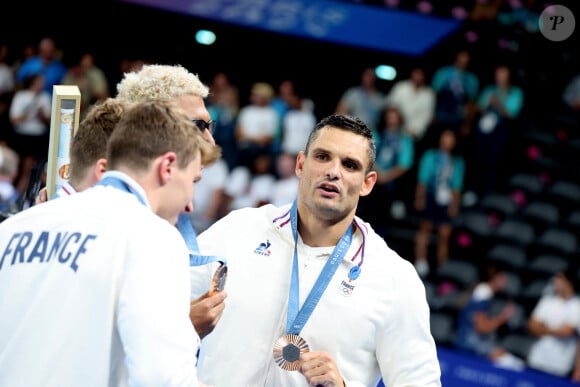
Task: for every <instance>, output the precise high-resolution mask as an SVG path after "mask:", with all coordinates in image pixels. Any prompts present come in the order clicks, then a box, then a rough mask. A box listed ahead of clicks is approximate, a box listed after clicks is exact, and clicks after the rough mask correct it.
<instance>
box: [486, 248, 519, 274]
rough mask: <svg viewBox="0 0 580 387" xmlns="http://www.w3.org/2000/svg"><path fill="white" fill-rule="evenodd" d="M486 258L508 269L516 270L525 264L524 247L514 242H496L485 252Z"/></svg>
mask: <svg viewBox="0 0 580 387" xmlns="http://www.w3.org/2000/svg"><path fill="white" fill-rule="evenodd" d="M487 260H488V261H489V262H491V263H497V264H499V265H501V266H503V267H505V268H507V269H508V270H514V271H518V270H521V269H522V268H524V267H525V266H526V260H527V256H526V249H525V248H524V247H522V246H517V245H514V244H509V243H506V244H501V243H500V244H496V245H495V246H493V247H491V248H490V249H489V251H488V253H487Z"/></svg>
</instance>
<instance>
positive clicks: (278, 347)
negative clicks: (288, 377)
mask: <svg viewBox="0 0 580 387" xmlns="http://www.w3.org/2000/svg"><path fill="white" fill-rule="evenodd" d="M309 350H310V349H309V348H308V343H306V340H304V339H303V338H302V337H300V336H298V335H294V334H290V335H286V336H282V337H280V338H279V339H278V340H276V342H275V343H274V351H273V356H274V361H275V362H276V364H278V365H279V366H280V367H281V368H282V369H284V370H286V371H297V370H298V369H299V368H300V355H301V354H303V353H305V352H308V351H309Z"/></svg>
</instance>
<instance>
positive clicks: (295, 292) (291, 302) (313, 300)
mask: <svg viewBox="0 0 580 387" xmlns="http://www.w3.org/2000/svg"><path fill="white" fill-rule="evenodd" d="M290 221H291V224H292V235H293V236H294V259H293V262H292V278H291V281H290V294H289V297H288V317H287V320H286V333H287V334H300V331H301V330H302V328H303V327H304V324H306V321H307V320H308V318H309V317H310V315H311V314H312V312H313V311H314V308H315V307H316V304H318V301H320V298H321V297H322V293H324V290H325V289H326V287H327V286H328V283H329V282H330V279H331V278H332V276H333V275H334V273H335V272H336V269H337V268H338V266H339V265H340V262H341V261H342V259H343V258H344V256H345V254H346V253H347V251H348V248H349V247H350V243H351V242H352V236H353V234H354V232H353V227H352V224H351V225H350V226H349V228H348V230H346V232H345V233H344V234H343V235H342V237H341V238H340V241H338V244H337V245H336V247H335V248H334V250H333V251H332V254H331V255H330V257H329V258H328V260H327V261H326V265H324V268H323V269H322V272H321V273H320V275H319V276H318V278H317V279H316V282H315V283H314V287H313V288H312V290H311V291H310V293H309V294H308V297H307V298H306V301H304V305H302V308H299V304H300V292H299V280H298V248H297V246H298V209H297V204H296V200H294V203H293V204H292V208H291V209H290Z"/></svg>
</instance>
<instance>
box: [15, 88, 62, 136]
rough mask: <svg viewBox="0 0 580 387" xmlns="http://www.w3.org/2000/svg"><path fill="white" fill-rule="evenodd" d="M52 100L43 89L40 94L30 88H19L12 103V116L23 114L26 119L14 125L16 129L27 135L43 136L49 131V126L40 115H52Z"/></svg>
mask: <svg viewBox="0 0 580 387" xmlns="http://www.w3.org/2000/svg"><path fill="white" fill-rule="evenodd" d="M51 108H52V102H51V97H50V95H49V94H48V93H47V92H45V91H42V92H40V93H38V94H35V93H34V92H32V91H30V90H19V91H17V92H16V93H15V94H14V98H13V99H12V104H11V105H10V118H13V117H19V116H21V115H23V114H25V115H26V119H25V120H24V121H23V122H21V123H19V124H16V125H14V131H15V132H16V133H18V134H24V135H27V136H41V135H43V134H45V133H46V132H47V131H48V128H49V126H48V125H47V124H46V123H45V122H44V121H42V120H41V119H40V118H39V116H40V115H41V114H43V115H50V113H51Z"/></svg>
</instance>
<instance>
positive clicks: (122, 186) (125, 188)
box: [96, 176, 147, 206]
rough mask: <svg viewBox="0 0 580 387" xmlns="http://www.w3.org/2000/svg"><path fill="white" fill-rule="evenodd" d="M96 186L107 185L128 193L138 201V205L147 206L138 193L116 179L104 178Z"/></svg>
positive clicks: (111, 177)
mask: <svg viewBox="0 0 580 387" xmlns="http://www.w3.org/2000/svg"><path fill="white" fill-rule="evenodd" d="M96 185H106V186H107V185H108V186H111V187H114V188H117V189H120V190H121V191H123V192H128V193H130V194H133V195H134V196H135V197H136V198H137V200H139V203H141V204H143V205H144V206H146V205H147V202H146V201H145V199H144V198H143V196H142V195H141V194H140V193H139V192H137V190H136V189H135V188H133V187H131V186H130V185H129V184H127V182H125V181H123V180H121V179H120V178H118V177H113V176H105V177H104V178H102V179H101V181H99V182H98V183H97V184H96Z"/></svg>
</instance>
